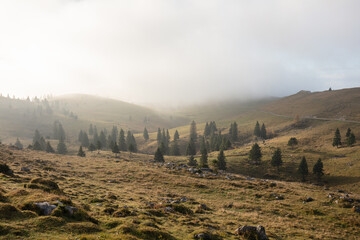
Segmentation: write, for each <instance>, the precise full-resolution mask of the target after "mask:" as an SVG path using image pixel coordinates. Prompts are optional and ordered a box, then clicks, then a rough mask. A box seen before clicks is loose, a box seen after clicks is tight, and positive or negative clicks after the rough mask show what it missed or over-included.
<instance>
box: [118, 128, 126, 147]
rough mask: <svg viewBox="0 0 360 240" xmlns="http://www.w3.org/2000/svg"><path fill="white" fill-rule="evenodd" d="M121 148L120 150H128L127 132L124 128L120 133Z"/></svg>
mask: <svg viewBox="0 0 360 240" xmlns="http://www.w3.org/2000/svg"><path fill="white" fill-rule="evenodd" d="M119 149H120V151H125V152H126V151H127V146H126V141H125V132H124V130H123V129H120V134H119Z"/></svg>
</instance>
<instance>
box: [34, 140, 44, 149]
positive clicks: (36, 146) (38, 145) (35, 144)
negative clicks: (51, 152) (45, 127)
mask: <svg viewBox="0 0 360 240" xmlns="http://www.w3.org/2000/svg"><path fill="white" fill-rule="evenodd" d="M33 150H36V151H42V150H43V149H42V147H41V145H40V143H39V142H38V141H35V143H34V144H33Z"/></svg>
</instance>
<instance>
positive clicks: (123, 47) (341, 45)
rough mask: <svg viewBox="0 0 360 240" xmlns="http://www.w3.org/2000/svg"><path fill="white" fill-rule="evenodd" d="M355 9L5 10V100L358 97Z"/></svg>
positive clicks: (1, 69)
mask: <svg viewBox="0 0 360 240" xmlns="http://www.w3.org/2000/svg"><path fill="white" fill-rule="evenodd" d="M359 9H360V2H359V1H356V0H344V1H336V0H319V1H295V0H290V1H289V0H282V1H281V0H276V1H226V2H224V1H218V0H209V1H172V0H170V1H169V0H162V1H161V0H154V1H146V0H135V1H100V0H84V1H72V0H61V1H60V0H35V1H25V0H13V1H2V2H1V3H0V34H1V38H0V81H1V93H2V94H3V95H6V94H10V95H11V96H12V95H13V94H14V95H16V96H20V97H26V96H28V95H30V96H35V95H37V96H39V95H45V94H54V95H62V94H67V93H87V94H94V95H99V96H104V97H111V98H116V99H120V100H125V101H128V102H134V103H142V104H144V103H146V104H149V103H151V104H162V105H169V104H179V103H189V102H197V101H204V100H208V99H216V100H217V99H228V98H248V97H252V98H254V97H259V96H285V95H289V94H293V93H295V92H297V91H299V90H300V89H305V90H310V91H319V90H325V89H328V88H329V87H330V86H331V87H332V88H334V89H339V88H345V87H356V86H359V82H360V80H359V79H360V78H359V77H360V72H359V69H360V68H359V66H360V45H359V44H358V43H359V42H360V32H359V29H360V15H359V14H358V10H359Z"/></svg>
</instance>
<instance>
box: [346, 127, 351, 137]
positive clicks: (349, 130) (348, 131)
mask: <svg viewBox="0 0 360 240" xmlns="http://www.w3.org/2000/svg"><path fill="white" fill-rule="evenodd" d="M350 134H351V129H350V128H348V129H347V131H346V135H345V136H346V137H347V138H348V137H350Z"/></svg>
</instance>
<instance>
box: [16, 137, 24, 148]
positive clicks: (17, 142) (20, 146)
mask: <svg viewBox="0 0 360 240" xmlns="http://www.w3.org/2000/svg"><path fill="white" fill-rule="evenodd" d="M15 146H16V147H17V148H18V149H23V147H24V146H23V145H22V143H21V142H20V140H19V138H16V142H15Z"/></svg>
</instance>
